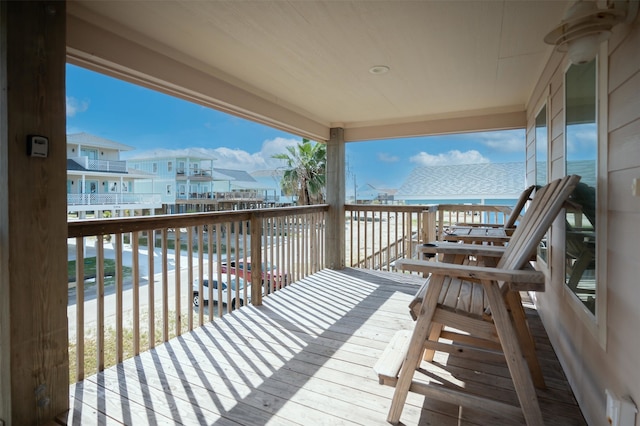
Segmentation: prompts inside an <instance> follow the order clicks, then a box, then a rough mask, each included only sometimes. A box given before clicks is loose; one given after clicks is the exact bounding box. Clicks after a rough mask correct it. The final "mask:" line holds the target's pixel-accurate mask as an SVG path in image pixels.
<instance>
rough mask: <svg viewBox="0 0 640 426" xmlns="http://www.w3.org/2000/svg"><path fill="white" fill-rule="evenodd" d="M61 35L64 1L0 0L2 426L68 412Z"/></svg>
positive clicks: (44, 420)
mask: <svg viewBox="0 0 640 426" xmlns="http://www.w3.org/2000/svg"><path fill="white" fill-rule="evenodd" d="M65 38H66V3H65V2H64V1H62V2H60V1H29V2H13V1H12V2H4V1H3V2H0V85H1V91H0V420H2V421H3V422H4V423H3V424H4V425H30V424H45V423H48V422H51V421H52V420H53V419H54V418H55V417H56V416H57V415H59V414H61V413H63V412H65V411H66V410H67V409H68V408H69V355H68V325H67V290H68V289H67V217H66V194H65V192H66V185H65V181H66V135H65V133H66V129H65V110H66V108H65V55H66V43H65V42H66V40H65ZM27 135H41V136H45V137H47V138H48V155H47V156H46V158H42V157H37V156H29V155H27ZM39 146H42V145H39ZM0 423H2V422H0Z"/></svg>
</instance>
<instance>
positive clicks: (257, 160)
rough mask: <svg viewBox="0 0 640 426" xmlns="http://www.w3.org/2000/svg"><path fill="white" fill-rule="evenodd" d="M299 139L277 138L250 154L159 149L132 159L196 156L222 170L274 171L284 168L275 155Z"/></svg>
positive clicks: (218, 149) (139, 153)
mask: <svg viewBox="0 0 640 426" xmlns="http://www.w3.org/2000/svg"><path fill="white" fill-rule="evenodd" d="M300 142H301V141H300V140H298V139H285V138H276V139H271V140H266V141H264V142H263V143H262V147H261V149H260V151H259V152H254V153H250V152H247V151H245V150H242V149H237V148H227V147H219V148H186V149H157V150H151V151H143V152H137V153H135V154H133V155H132V156H131V158H146V157H149V156H157V157H164V156H175V157H185V156H190V155H196V156H199V157H205V158H212V159H213V167H215V168H221V169H234V170H244V171H247V172H252V171H254V170H265V169H266V170H272V169H277V168H279V167H282V166H284V163H283V161H282V160H277V159H275V158H272V156H273V155H274V154H280V153H286V152H287V148H286V147H288V146H294V145H297V144H298V143H300Z"/></svg>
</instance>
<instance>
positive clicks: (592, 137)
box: [567, 123, 598, 156]
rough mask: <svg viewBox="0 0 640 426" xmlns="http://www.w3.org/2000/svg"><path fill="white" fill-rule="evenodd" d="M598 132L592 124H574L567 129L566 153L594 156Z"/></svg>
mask: <svg viewBox="0 0 640 426" xmlns="http://www.w3.org/2000/svg"><path fill="white" fill-rule="evenodd" d="M597 146H598V130H597V126H596V125H595V124H594V123H586V124H574V125H572V126H569V127H568V128H567V152H568V153H570V154H584V155H586V156H595V152H596V150H597Z"/></svg>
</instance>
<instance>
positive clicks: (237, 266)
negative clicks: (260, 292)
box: [220, 257, 289, 293]
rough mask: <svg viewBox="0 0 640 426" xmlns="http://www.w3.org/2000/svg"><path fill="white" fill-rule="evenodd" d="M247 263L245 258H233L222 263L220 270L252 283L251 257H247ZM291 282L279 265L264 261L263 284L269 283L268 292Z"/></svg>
mask: <svg viewBox="0 0 640 426" xmlns="http://www.w3.org/2000/svg"><path fill="white" fill-rule="evenodd" d="M246 262H247V263H246V264H245V263H244V260H243V259H240V260H232V261H231V262H229V263H228V264H227V262H221V263H220V271H221V272H222V273H223V274H226V273H227V271H229V273H231V274H232V275H236V276H238V277H240V278H243V279H244V280H245V281H246V282H248V283H251V258H250V257H247V261H246ZM288 282H289V280H288V277H287V273H286V272H282V271H280V270H278V267H277V266H275V265H271V264H269V263H266V264H265V263H262V284H263V285H264V284H265V283H266V284H267V288H265V290H266V292H267V293H270V292H271V291H273V290H277V289H279V288H282V287H284V286H285V285H287V283H288Z"/></svg>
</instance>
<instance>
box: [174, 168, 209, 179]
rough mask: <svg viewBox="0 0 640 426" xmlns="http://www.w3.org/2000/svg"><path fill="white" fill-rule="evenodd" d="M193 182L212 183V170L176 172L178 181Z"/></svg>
mask: <svg viewBox="0 0 640 426" xmlns="http://www.w3.org/2000/svg"><path fill="white" fill-rule="evenodd" d="M187 179H188V180H192V181H203V182H204V181H211V180H213V178H212V176H211V170H203V169H199V170H185V169H178V170H177V171H176V180H187Z"/></svg>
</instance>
